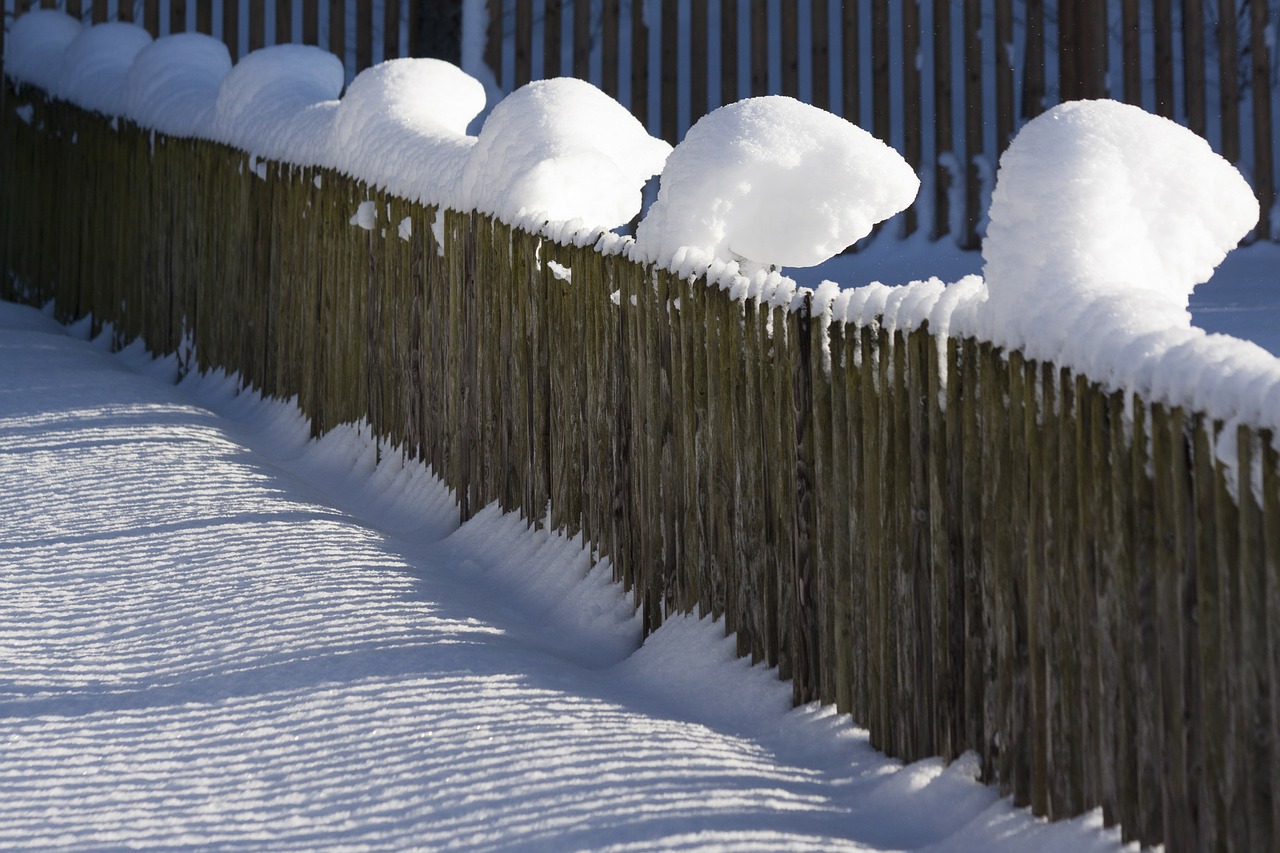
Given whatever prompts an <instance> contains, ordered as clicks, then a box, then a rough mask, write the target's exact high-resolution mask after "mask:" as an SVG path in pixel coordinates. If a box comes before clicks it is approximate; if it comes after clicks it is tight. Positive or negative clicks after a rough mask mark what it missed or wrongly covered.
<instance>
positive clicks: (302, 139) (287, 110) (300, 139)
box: [209, 44, 344, 166]
mask: <svg viewBox="0 0 1280 853" xmlns="http://www.w3.org/2000/svg"><path fill="white" fill-rule="evenodd" d="M343 80H344V78H343V70H342V63H341V62H339V61H338V58H337V57H336V56H334V55H333V54H331V53H329V52H327V51H324V50H321V49H320V48H318V47H314V46H312V45H301V44H283V45H274V46H272V47H264V48H262V49H260V50H255V51H254V52H252V53H250V54H249V55H247V56H245V57H244V58H243V59H241V60H240V61H239V62H237V63H236V64H235V67H233V68H232V69H231V72H230V73H229V74H227V76H226V77H225V78H224V79H223V81H222V85H221V86H220V87H219V89H218V99H217V102H216V104H215V107H214V113H213V119H212V121H211V123H210V127H209V132H210V135H211V137H212V138H213V139H215V140H216V141H218V142H225V143H227V144H228V145H234V146H236V147H238V148H242V149H244V150H245V151H248V152H250V153H252V154H258V155H261V156H264V157H269V158H271V159H274V160H284V161H287V162H292V163H297V164H298V165H303V166H310V165H317V164H321V163H323V162H324V160H325V157H326V155H327V150H326V149H327V142H328V138H329V132H330V130H329V129H330V127H331V126H332V122H333V116H334V113H335V112H336V110H337V106H338V104H337V98H338V95H339V94H340V93H341V92H342V84H343Z"/></svg>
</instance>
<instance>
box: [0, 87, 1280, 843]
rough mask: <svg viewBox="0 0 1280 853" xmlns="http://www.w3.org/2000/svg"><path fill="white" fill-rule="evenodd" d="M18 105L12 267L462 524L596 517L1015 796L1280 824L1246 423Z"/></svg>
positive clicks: (1151, 834) (625, 560) (63, 301)
mask: <svg viewBox="0 0 1280 853" xmlns="http://www.w3.org/2000/svg"><path fill="white" fill-rule="evenodd" d="M2 111H3V115H2V116H0V223H2V227H3V232H2V233H0V252H2V253H3V254H2V256H0V266H3V268H4V269H5V270H6V271H7V272H6V275H5V276H4V278H3V280H0V297H3V298H7V299H19V300H23V301H27V302H31V303H35V304H43V303H45V302H47V301H50V300H52V301H53V303H54V306H55V312H56V315H57V316H58V317H59V318H60V319H62V320H72V319H75V318H78V317H81V316H84V315H86V314H91V315H92V316H93V318H94V324H95V326H96V328H98V329H101V328H103V324H104V323H110V324H111V327H112V329H113V334H114V336H115V337H114V342H115V344H116V345H117V346H120V345H123V344H125V343H126V342H128V341H130V340H133V339H135V338H141V339H142V340H144V341H146V342H147V344H148V345H149V346H150V347H151V348H152V349H153V350H154V351H156V352H157V353H176V354H177V355H178V357H179V364H180V369H182V370H189V369H195V368H199V369H202V370H207V369H210V368H214V367H217V368H224V369H227V370H230V371H235V372H238V373H239V375H240V376H241V377H242V381H243V382H244V383H245V385H247V386H250V387H252V388H254V389H257V390H259V391H261V392H262V393H264V394H267V395H270V396H275V397H281V398H290V397H294V396H296V398H297V402H298V405H299V406H300V407H301V409H302V411H303V412H304V413H305V414H306V415H307V416H308V417H309V418H310V419H311V423H312V429H313V430H314V431H315V433H316V434H320V433H323V432H325V431H327V430H329V429H331V428H333V427H334V426H336V425H338V424H341V423H348V422H364V423H367V425H368V429H370V430H371V431H372V432H373V433H374V434H376V435H378V436H379V437H382V438H385V439H387V440H388V441H389V442H391V443H392V445H393V446H399V447H401V448H403V451H404V452H405V453H406V454H407V455H408V456H411V457H413V458H417V459H422V460H425V461H426V462H428V463H429V464H430V465H431V467H432V469H433V471H435V472H436V473H437V474H438V475H439V476H441V477H442V478H443V479H444V480H445V482H447V483H448V484H449V485H450V486H451V487H452V488H453V489H454V490H455V493H456V495H457V498H458V502H459V506H460V512H461V514H462V516H463V517H464V518H465V517H467V516H469V515H470V514H473V513H474V512H476V511H478V510H479V509H480V508H481V507H482V506H484V505H485V504H487V503H490V502H494V501H496V502H497V503H498V504H499V505H500V506H501V507H502V508H503V509H505V510H517V511H519V512H521V513H522V514H523V515H524V517H525V518H526V519H528V520H529V521H530V523H531V524H539V525H543V524H545V525H550V526H551V527H554V528H564V529H566V530H568V531H573V532H578V531H581V532H582V533H583V534H584V536H585V538H586V539H587V540H588V541H589V542H591V543H592V547H594V548H595V549H597V550H598V551H599V553H600V554H602V555H604V556H607V557H608V558H609V559H610V560H611V561H612V564H613V567H614V572H615V576H616V578H617V579H618V580H619V581H620V582H622V583H623V584H624V585H625V586H626V588H627V589H629V590H630V591H632V593H633V594H634V595H635V598H636V601H637V604H638V606H639V607H640V609H641V612H642V614H643V622H644V626H645V629H646V630H652V629H654V628H655V627H656V626H657V625H659V624H660V623H661V622H662V620H663V619H664V618H666V617H667V616H668V615H670V614H672V613H678V612H688V611H690V610H693V609H695V608H696V609H698V610H700V611H701V612H703V613H711V614H715V615H717V616H723V618H724V619H725V624H726V628H727V630H729V631H733V632H735V633H736V636H737V644H738V649H739V651H740V653H742V654H744V655H749V656H750V657H751V658H752V659H753V660H756V661H764V662H767V663H768V664H770V665H775V666H777V667H778V668H779V672H780V674H782V675H783V676H784V677H787V678H790V679H791V681H792V684H793V687H794V696H795V699H796V701H797V702H805V701H811V700H820V701H822V702H826V703H833V704H835V705H836V706H837V707H838V708H839V709H840V710H841V711H845V712H849V713H851V714H852V715H853V718H854V719H855V720H856V721H858V722H859V724H862V725H865V726H867V727H868V728H869V730H870V731H871V736H872V740H873V743H874V744H875V745H876V746H877V747H879V748H881V749H883V750H885V751H886V752H889V753H890V754H893V755H897V756H900V757H902V758H904V759H906V760H914V759H919V758H923V757H927V756H930V755H941V756H943V757H944V758H946V759H948V760H949V759H953V758H955V757H957V756H958V755H959V754H960V753H961V752H963V751H965V750H969V749H972V750H976V751H977V753H978V754H979V756H980V757H981V761H982V767H983V773H984V777H985V778H987V779H990V780H998V782H999V785H1000V788H1001V791H1002V792H1003V793H1006V794H1012V796H1013V797H1014V801H1015V802H1016V803H1018V804H1026V805H1030V806H1031V807H1032V808H1033V809H1034V810H1035V811H1036V813H1038V814H1044V815H1048V816H1049V817H1052V818H1061V817H1067V816H1071V815H1075V814H1079V813H1080V812H1082V811H1083V810H1086V809H1088V808H1092V807H1094V806H1099V805H1100V806H1101V807H1102V808H1103V810H1104V815H1105V819H1106V820H1107V822H1108V823H1119V824H1120V825H1121V826H1122V827H1123V831H1124V835H1125V837H1126V838H1127V839H1138V840H1141V841H1142V842H1143V843H1149V844H1154V843H1158V842H1161V841H1163V842H1164V843H1165V844H1166V846H1167V847H1168V848H1169V849H1171V850H1181V849H1187V850H1191V849H1203V848H1208V847H1218V846H1225V847H1230V848H1234V849H1273V848H1274V847H1275V842H1276V836H1277V834H1278V833H1280V797H1277V796H1275V794H1277V793H1280V792H1277V791H1275V790H1274V784H1275V783H1274V782H1273V779H1274V778H1275V777H1276V771H1277V770H1278V769H1280V701H1278V697H1277V691H1276V685H1280V580H1278V578H1280V571H1277V560H1278V559H1280V480H1278V472H1280V457H1278V455H1277V451H1276V448H1275V444H1274V442H1273V437H1272V436H1271V435H1270V434H1268V433H1267V432H1265V431H1258V430H1254V429H1252V428H1250V427H1248V426H1240V427H1239V428H1238V429H1237V430H1236V432H1235V433H1234V434H1225V431H1226V430H1227V429H1228V427H1227V426H1225V425H1224V424H1222V423H1221V422H1217V421H1214V420H1212V419H1210V418H1208V417H1206V416H1205V415H1203V414H1200V413H1196V412H1191V411H1186V410H1183V409H1180V408H1169V407H1166V406H1161V405H1148V404H1147V403H1145V402H1144V401H1143V400H1141V399H1139V398H1137V397H1136V396H1133V395H1130V394H1126V393H1124V392H1107V391H1105V390H1104V389H1102V388H1101V387H1100V386H1098V385H1097V384H1096V383H1094V382H1092V381H1090V380H1089V379H1088V378H1087V377H1084V376H1080V375H1076V374H1072V373H1070V372H1069V371H1066V370H1062V369H1059V368H1057V367H1055V366H1053V365H1049V364H1040V363H1036V362H1031V361H1028V360H1026V359H1025V358H1023V357H1022V356H1021V354H1020V353H1018V352H1003V351H1001V350H999V349H997V348H994V347H993V346H991V345H990V344H987V343H983V342H980V341H977V340H972V339H964V340H960V339H954V338H942V339H939V338H936V337H934V336H933V335H931V334H930V332H929V331H928V330H927V329H921V330H917V331H914V332H909V333H907V332H904V331H902V330H900V329H899V330H893V331H891V330H890V329H888V328H886V327H885V326H883V325H881V324H879V323H877V322H872V323H870V324H868V325H864V326H853V325H849V326H845V325H840V324H836V325H833V326H831V327H830V328H827V327H825V326H824V324H823V323H822V322H820V321H819V318H818V317H816V316H813V315H812V306H811V305H810V304H809V303H808V302H807V301H806V302H805V304H804V305H803V306H802V308H801V309H800V310H795V311H790V310H787V309H785V308H783V307H777V306H770V305H768V304H767V303H761V302H760V301H759V300H756V299H752V300H750V301H747V302H745V303H744V302H741V301H736V300H734V299H732V298H730V297H729V296H728V295H727V294H726V293H724V292H723V291H721V290H719V289H717V288H714V287H711V286H708V285H707V283H706V282H705V280H702V279H693V280H686V279H683V278H680V277H679V276H676V275H673V274H670V273H667V272H664V271H661V270H656V269H654V268H652V267H646V266H642V265H639V264H635V263H632V262H630V261H626V260H624V259H622V258H620V257H617V256H607V255H604V254H601V253H599V252H597V251H595V250H594V249H592V248H590V247H586V248H583V247H575V246H567V245H559V244H557V243H554V242H552V241H549V240H546V239H542V238H539V237H537V236H535V235H531V234H528V233H525V232H521V231H519V230H515V229H512V228H509V227H508V226H506V225H503V224H502V223H499V222H495V221H493V220H491V219H488V218H486V217H484V216H480V215H472V214H459V213H454V212H449V211H445V212H444V213H443V214H442V215H443V241H442V242H437V238H436V236H435V234H434V233H433V230H432V224H433V223H434V222H435V221H436V217H437V215H438V213H439V212H438V211H436V210H435V209H433V208H428V207H423V206H420V205H416V204H411V203H409V202H406V201H404V200H401V199H397V198H394V197H391V196H388V195H386V194H385V193H383V192H380V191H378V190H376V189H373V188H370V187H368V186H365V185H363V184H360V183H359V182H357V181H354V180H351V179H348V178H345V177H343V176H341V175H338V174H335V173H332V172H327V171H323V170H315V169H303V168H298V167H293V166H288V165H282V164H278V163H263V162H261V161H256V160H254V159H253V158H251V157H250V156H249V155H247V154H244V153H242V152H238V151H235V150H232V149H229V148H226V147H224V146H220V145H216V144H213V143H208V142H201V141H191V140H175V139H168V138H165V137H163V136H159V135H153V134H149V133H146V132H142V131H139V130H137V129H134V128H132V127H130V126H128V125H127V124H126V125H121V127H120V129H119V130H113V129H112V128H111V126H110V125H108V123H107V122H106V120H104V119H102V118H100V117H97V116H93V115H90V114H87V113H84V112H82V111H79V110H77V109H75V108H72V107H70V106H68V105H65V104H60V103H56V102H52V103H51V102H47V101H45V100H44V99H43V98H42V97H39V96H37V95H36V94H35V93H31V92H25V93H18V92H15V91H12V90H10V91H8V92H7V93H6V95H5V98H4V100H3V108H2ZM366 201H371V202H373V203H374V205H375V207H376V210H377V223H376V225H375V227H374V228H373V230H364V229H362V228H359V227H357V226H353V225H351V224H349V220H350V218H351V215H352V213H353V212H354V211H355V209H356V208H357V206H358V205H359V204H361V203H363V202H366ZM405 223H407V225H406V224H405ZM552 261H554V262H555V264H552V263H551V262H552ZM565 270H569V271H571V272H568V273H566V272H565ZM944 377H945V382H944ZM944 400H945V406H944V405H942V404H941V403H942V401H944ZM1231 429H1236V428H1235V427H1231ZM1231 447H1234V448H1235V450H1234V451H1233V452H1234V459H1235V461H1236V462H1237V466H1236V467H1235V470H1237V471H1240V472H1245V473H1244V474H1243V475H1242V483H1241V484H1240V486H1239V488H1238V489H1237V488H1236V486H1234V485H1233V482H1232V480H1231V479H1230V476H1229V474H1230V472H1229V469H1228V468H1227V466H1225V465H1224V464H1223V462H1222V461H1221V460H1220V459H1219V458H1218V456H1219V454H1220V453H1225V452H1226V450H1227V448H1231ZM1255 462H1256V463H1259V464H1258V465H1256V466H1255ZM1255 470H1261V475H1260V478H1261V479H1260V482H1261V489H1260V493H1257V494H1255V490H1254V489H1253V488H1251V487H1250V483H1249V480H1250V477H1249V474H1248V473H1247V472H1251V471H1255Z"/></svg>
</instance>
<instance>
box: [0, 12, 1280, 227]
mask: <svg viewBox="0 0 1280 853" xmlns="http://www.w3.org/2000/svg"><path fill="white" fill-rule="evenodd" d="M10 3H11V4H13V5H14V8H15V11H18V12H21V11H22V10H23V9H25V8H27V7H30V6H34V5H36V3H35V2H34V0H10ZM1273 3H1274V0H1178V2H1174V0H1068V2H1059V0H1017V2H1015V0H908V2H891V0H648V2H647V7H646V3H645V2H641V0H634V1H633V0H490V2H489V4H488V7H487V8H488V11H489V20H488V24H487V27H485V28H484V29H485V31H486V32H487V34H488V40H487V47H486V50H485V52H484V57H485V62H486V64H487V66H488V67H489V68H490V69H491V70H492V72H493V74H494V76H495V77H496V79H497V81H498V82H499V84H500V85H501V86H503V87H504V88H505V89H506V90H507V91H510V90H512V89H514V88H515V87H517V86H519V85H521V84H523V83H525V82H527V81H529V80H531V79H537V78H541V77H552V76H557V75H561V74H565V75H572V76H576V77H582V78H584V79H590V80H591V81H592V82H594V83H596V84H597V85H599V86H600V87H601V88H602V89H603V90H604V91H606V92H608V93H609V94H610V95H613V96H614V97H617V98H618V99H619V100H621V101H622V102H623V103H624V104H626V105H627V106H628V107H629V108H630V109H631V110H632V112H633V113H634V114H635V115H637V116H638V117H640V118H641V120H642V121H643V122H644V123H645V124H646V126H648V127H649V128H650V129H651V132H653V133H655V134H658V135H661V136H663V137H664V138H666V139H667V140H669V141H671V142H672V143H674V142H676V141H677V140H678V139H679V138H681V137H682V136H683V134H684V131H685V130H686V129H687V128H688V127H689V126H690V125H691V124H692V123H693V122H694V121H696V120H697V119H698V117H699V116H701V115H702V114H703V113H705V112H707V111H709V110H711V109H714V108H715V107H717V106H720V105H722V104H726V103H732V102H733V101H736V100H738V99H740V98H745V97H749V96H753V95H763V94H770V93H781V94H787V95H792V96H795V97H799V98H801V99H803V100H806V101H808V102H810V103H813V104H816V105H818V106H820V107H823V108H825V109H829V110H831V111H833V112H836V113H839V114H840V115H843V116H845V117H846V118H849V119H850V120H851V121H853V122H854V123H855V124H858V125H859V126H861V127H864V128H866V129H868V130H870V131H871V132H872V133H874V134H875V135H876V136H877V137H879V138H880V139H884V140H886V141H888V142H889V143H890V144H892V145H893V146H894V147H895V148H897V149H898V151H899V152H900V153H901V154H902V155H903V156H904V157H905V158H906V160H907V161H908V162H909V163H911V164H912V166H913V167H914V168H915V169H916V171H917V172H919V173H920V174H921V175H922V176H923V177H924V179H925V191H924V192H923V193H922V196H921V199H920V200H919V201H918V202H917V204H916V205H915V206H913V207H912V208H911V209H910V210H908V211H906V212H905V213H904V214H903V215H902V217H901V218H900V220H899V225H898V226H896V227H897V229H898V230H899V232H900V233H903V234H909V233H912V232H914V231H915V230H917V229H918V228H924V229H926V230H928V231H929V232H930V233H931V235H932V236H934V237H941V236H942V235H944V234H951V235H953V237H954V238H955V239H956V240H957V241H958V242H959V243H960V244H961V245H963V246H965V247H967V248H976V247H977V245H978V243H979V240H980V237H981V233H982V229H983V215H984V213H985V211H986V209H987V202H988V199H989V196H990V190H991V185H992V180H993V176H994V174H995V167H996V163H997V160H998V157H999V154H1000V152H1002V151H1003V150H1004V148H1005V147H1006V145H1007V144H1008V142H1009V140H1010V139H1011V138H1012V137H1013V135H1014V134H1015V133H1016V132H1017V130H1018V128H1019V127H1021V126H1022V125H1023V124H1024V123H1025V122H1027V121H1028V120H1030V119H1031V118H1033V117H1035V116H1036V115H1037V114H1039V113H1040V112H1041V111H1042V110H1043V109H1045V108H1046V107H1048V106H1051V105H1053V104H1055V103H1058V102H1060V101H1063V100H1072V99H1076V98H1096V97H1111V98H1115V99H1117V100H1122V101H1125V102H1128V103H1132V104H1137V105H1139V106H1142V107H1143V108H1145V109H1147V110H1148V111H1150V112H1153V113H1157V114H1159V115H1163V116H1167V117H1170V118H1173V119H1176V120H1177V121H1179V122H1181V123H1183V124H1185V125H1186V126H1188V127H1190V128H1191V129H1192V130H1194V131H1195V132H1197V133H1199V134H1201V135H1202V136H1204V137H1206V138H1207V139H1208V140H1209V141H1210V142H1211V143H1212V145H1213V146H1214V148H1215V150H1217V151H1218V152H1219V153H1221V154H1222V155H1223V156H1224V157H1226V158H1227V159H1228V160H1230V161H1231V162H1232V163H1235V164H1237V165H1239V166H1240V168H1241V169H1242V171H1243V172H1244V173H1245V174H1246V175H1247V176H1248V177H1249V179H1250V181H1251V183H1252V184H1253V186H1254V187H1255V190H1256V192H1257V195H1258V199H1259V202H1260V206H1261V208H1262V216H1261V219H1260V222H1259V226H1258V230H1257V234H1258V235H1259V236H1262V237H1270V236H1272V235H1273V232H1275V231H1278V230H1280V222H1276V221H1274V217H1276V216H1277V215H1280V214H1277V213H1275V212H1273V210H1272V208H1273V207H1274V206H1275V202H1276V191H1275V189H1276V179H1277V176H1276V171H1275V167H1274V164H1275V157H1276V153H1277V143H1278V141H1280V140H1277V138H1276V134H1275V127H1274V124H1275V121H1274V115H1273V113H1274V108H1273V104H1274V100H1275V97H1276V85H1277V70H1278V69H1277V64H1276V57H1275V56H1274V55H1273V46H1272V45H1271V43H1270V39H1269V37H1268V32H1270V31H1272V30H1273V29H1274V27H1275V24H1276V21H1275V18H1276V15H1277V14H1278V13H1277V10H1273V9H1272V8H1271V7H1272V4H1273ZM451 4H452V5H454V6H457V5H458V3H457V0H449V2H445V1H444V0H385V2H384V0H379V2H376V3H375V2H374V0H324V2H321V0H271V2H256V0H223V2H222V3H220V4H218V6H220V8H221V15H220V16H219V18H218V19H215V16H214V10H215V4H214V3H213V0H170V2H163V3H162V2H160V0H140V2H135V0H119V2H117V0H57V2H55V0H40V2H39V5H42V6H56V7H58V8H63V9H65V10H67V11H68V12H70V13H72V14H76V15H82V16H84V17H85V18H86V19H89V20H93V21H103V20H107V19H109V18H111V19H114V18H115V17H116V16H117V15H118V16H119V17H120V18H121V19H127V20H133V19H134V18H135V17H136V18H137V20H138V21H139V22H140V23H142V24H144V25H145V26H147V28H148V29H150V30H151V32H152V33H156V34H159V33H161V32H170V31H176V30H180V29H184V28H187V27H194V28H195V29H197V30H199V31H201V32H206V33H214V34H217V35H218V36H219V37H220V38H223V39H224V40H226V41H227V43H228V45H229V46H230V48H231V53H232V56H233V57H235V56H239V55H241V54H243V53H244V52H245V51H247V50H252V49H254V48H257V47H260V46H262V45H264V44H266V43H269V42H270V41H277V42H287V41H302V42H306V43H309V44H324V46H325V47H327V48H328V49H329V50H331V51H333V52H334V53H336V54H337V55H339V56H341V57H343V58H344V60H345V61H346V64H347V67H348V74H349V75H350V74H354V73H355V72H356V71H358V70H360V69H361V68H364V67H367V66H368V65H370V64H372V63H373V62H376V61H379V60H381V59H382V58H384V57H391V56H398V55H401V54H402V53H403V52H407V53H409V54H411V55H422V54H424V53H425V52H428V50H429V46H428V45H427V44H426V41H425V38H426V37H425V35H424V33H427V32H429V31H430V30H431V29H432V28H431V27H425V26H424V24H423V22H424V16H425V15H428V14H429V13H430V11H431V10H432V9H433V8H435V7H440V6H446V5H451ZM375 11H376V12H377V14H375ZM162 12H163V14H162ZM726 22H732V23H729V24H728V25H726ZM1224 22H1225V23H1224ZM433 26H434V25H433ZM458 55H459V56H460V53H459V54H458ZM451 58H452V57H451ZM455 61H457V59H456V58H455ZM473 70H474V69H473Z"/></svg>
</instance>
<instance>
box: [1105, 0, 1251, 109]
mask: <svg viewBox="0 0 1280 853" xmlns="http://www.w3.org/2000/svg"><path fill="white" fill-rule="evenodd" d="M1225 2H1233V0H1225ZM1120 29H1121V36H1120V38H1121V41H1122V43H1123V57H1124V101H1125V103H1127V104H1133V105H1134V106H1139V107H1140V106H1142V17H1141V15H1140V14H1139V8H1138V0H1123V2H1122V4H1121V6H1120Z"/></svg>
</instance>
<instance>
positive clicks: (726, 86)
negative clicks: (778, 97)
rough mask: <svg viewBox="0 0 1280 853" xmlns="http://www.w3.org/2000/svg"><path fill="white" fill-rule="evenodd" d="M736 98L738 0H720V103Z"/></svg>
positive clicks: (726, 102)
mask: <svg viewBox="0 0 1280 853" xmlns="http://www.w3.org/2000/svg"><path fill="white" fill-rule="evenodd" d="M736 100H738V0H720V104H721V106H723V105H725V104H732V103H733V102H734V101H736Z"/></svg>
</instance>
